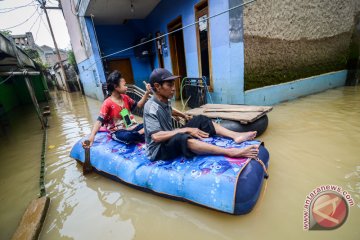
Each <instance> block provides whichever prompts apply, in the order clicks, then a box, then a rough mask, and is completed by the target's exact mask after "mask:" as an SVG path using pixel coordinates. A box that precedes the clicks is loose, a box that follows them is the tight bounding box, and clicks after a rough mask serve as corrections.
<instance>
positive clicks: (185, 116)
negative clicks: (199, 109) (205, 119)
mask: <svg viewBox="0 0 360 240" xmlns="http://www.w3.org/2000/svg"><path fill="white" fill-rule="evenodd" d="M184 118H185V120H186V121H189V120H191V119H192V118H193V116H191V115H187V114H184Z"/></svg>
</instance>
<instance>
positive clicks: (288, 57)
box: [244, 0, 360, 89]
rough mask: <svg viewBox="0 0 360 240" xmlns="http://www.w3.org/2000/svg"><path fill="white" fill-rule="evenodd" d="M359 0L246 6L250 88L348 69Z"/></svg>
mask: <svg viewBox="0 0 360 240" xmlns="http://www.w3.org/2000/svg"><path fill="white" fill-rule="evenodd" d="M359 2H360V1H358V0H345V1H342V0H335V1H327V0H314V1H301V0H295V1H294V0H283V1H275V0H262V1H257V2H255V3H253V4H250V5H248V6H246V7H245V8H244V42H245V89H252V88H257V87H262V86H267V85H273V84H278V83H283V82H288V81H292V80H296V79H300V78H306V77H310V76H314V75H319V74H322V73H326V72H331V71H337V70H342V69H345V68H346V63H347V59H348V56H349V45H350V39H351V35H352V30H353V27H354V17H355V15H356V13H358V12H359V10H360V8H359V5H360V4H359Z"/></svg>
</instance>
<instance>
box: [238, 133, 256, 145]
mask: <svg viewBox="0 0 360 240" xmlns="http://www.w3.org/2000/svg"><path fill="white" fill-rule="evenodd" d="M256 134H257V132H256V131H252V132H243V133H239V134H238V136H237V137H235V138H234V141H235V142H236V143H241V142H244V141H247V140H253V139H254V138H255V137H256Z"/></svg>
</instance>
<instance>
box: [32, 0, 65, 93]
mask: <svg viewBox="0 0 360 240" xmlns="http://www.w3.org/2000/svg"><path fill="white" fill-rule="evenodd" d="M37 1H38V2H39V3H40V5H41V8H42V9H44V12H45V15H46V19H47V22H48V24H49V28H50V33H51V37H52V39H53V42H54V46H55V51H56V54H57V57H58V61H59V65H60V68H61V72H62V75H63V76H64V80H65V86H64V87H65V90H66V91H68V92H69V88H68V85H67V78H66V73H65V69H64V66H63V64H62V61H61V56H60V52H59V49H58V46H57V43H56V40H55V37H54V33H53V30H52V27H51V23H50V19H49V16H48V13H47V11H46V7H45V4H46V2H45V0H37Z"/></svg>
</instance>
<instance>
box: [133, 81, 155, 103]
mask: <svg viewBox="0 0 360 240" xmlns="http://www.w3.org/2000/svg"><path fill="white" fill-rule="evenodd" d="M150 93H151V86H150V84H146V92H145V94H144V96H143V97H142V98H141V100H140V101H139V102H138V103H137V105H136V107H138V108H142V107H143V106H144V105H145V103H146V101H147V100H148V98H149V95H150Z"/></svg>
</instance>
